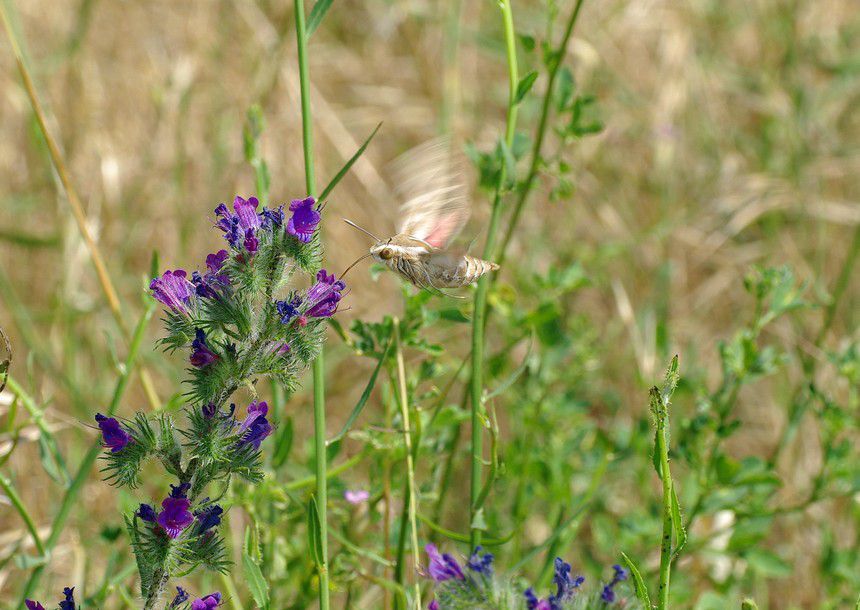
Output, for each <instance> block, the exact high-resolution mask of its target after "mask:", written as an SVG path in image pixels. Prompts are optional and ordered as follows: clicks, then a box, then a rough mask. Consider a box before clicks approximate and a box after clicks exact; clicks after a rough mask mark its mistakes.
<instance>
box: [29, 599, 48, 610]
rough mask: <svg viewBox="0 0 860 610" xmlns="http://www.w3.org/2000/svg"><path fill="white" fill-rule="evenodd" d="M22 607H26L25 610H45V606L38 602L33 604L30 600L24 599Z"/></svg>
mask: <svg viewBox="0 0 860 610" xmlns="http://www.w3.org/2000/svg"><path fill="white" fill-rule="evenodd" d="M24 605H25V606H27V610H45V606H43V605H42V604H40V603H39V602H34V601H33V600H32V599H25V600H24Z"/></svg>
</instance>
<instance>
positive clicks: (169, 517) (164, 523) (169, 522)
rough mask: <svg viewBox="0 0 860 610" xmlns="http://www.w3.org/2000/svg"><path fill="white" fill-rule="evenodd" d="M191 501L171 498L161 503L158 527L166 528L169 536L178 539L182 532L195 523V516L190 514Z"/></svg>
mask: <svg viewBox="0 0 860 610" xmlns="http://www.w3.org/2000/svg"><path fill="white" fill-rule="evenodd" d="M189 506H191V501H190V500H189V499H188V498H177V497H173V496H172V495H171V497H168V498H165V499H164V500H163V501H162V502H161V508H162V510H161V512H160V513H158V518H157V521H158V525H160V526H161V527H162V528H164V531H165V532H167V535H168V536H170V537H171V538H177V537H179V535H180V534H181V533H182V531H183V530H184V529H185V528H186V527H188V526H189V525H191V524H192V523H193V522H194V515H192V514H191V512H189V510H188V507H189Z"/></svg>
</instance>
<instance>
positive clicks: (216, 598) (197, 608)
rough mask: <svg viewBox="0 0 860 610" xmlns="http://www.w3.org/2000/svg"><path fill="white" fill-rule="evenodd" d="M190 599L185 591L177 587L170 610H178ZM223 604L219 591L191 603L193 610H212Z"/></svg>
mask: <svg viewBox="0 0 860 610" xmlns="http://www.w3.org/2000/svg"><path fill="white" fill-rule="evenodd" d="M188 598H189V595H188V592H187V591H186V590H185V589H183V588H182V587H176V596H175V597H174V598H173V601H172V602H170V605H169V606H168V608H178V607H179V606H181V605H182V604H184V603H185V602H187V601H188ZM221 603H222V601H221V593H220V592H219V591H215V592H214V593H210V594H209V595H205V596H203V597H199V598H197V599H195V600H193V601H192V602H191V610H212V608H217V607H218V606H220V605H221Z"/></svg>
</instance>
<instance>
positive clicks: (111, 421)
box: [96, 413, 131, 453]
mask: <svg viewBox="0 0 860 610" xmlns="http://www.w3.org/2000/svg"><path fill="white" fill-rule="evenodd" d="M96 422H97V423H98V425H99V430H101V431H102V440H103V441H104V445H105V447H110V450H111V453H117V452H118V451H122V450H123V449H124V448H125V446H126V445H128V444H129V443H130V442H131V436H129V434H128V432H126V431H125V430H123V429H122V426H120V424H119V422H118V421H117V420H116V418H114V417H105V416H104V415H102V414H101V413H96Z"/></svg>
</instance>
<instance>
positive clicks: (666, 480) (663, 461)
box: [652, 388, 673, 610]
mask: <svg viewBox="0 0 860 610" xmlns="http://www.w3.org/2000/svg"><path fill="white" fill-rule="evenodd" d="M652 392H654V393H657V394H658V396H657V397H656V400H658V401H660V402H661V404H662V405H663V406H662V407H661V408H660V409H659V411H657V412H656V413H655V419H656V423H657V434H656V447H655V448H654V450H655V451H656V452H657V456H658V458H659V460H660V478H661V479H662V481H663V535H662V537H661V538H660V586H659V588H658V593H657V596H658V597H657V608H658V610H667V609H668V608H669V576H670V573H671V570H672V532H673V523H672V493H673V492H672V473H671V472H670V470H669V443H668V433H667V428H668V426H669V413H668V407H666V405H665V403H663V402H662V399H661V398H660V397H659V390H657V388H654V389H653V390H652Z"/></svg>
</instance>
